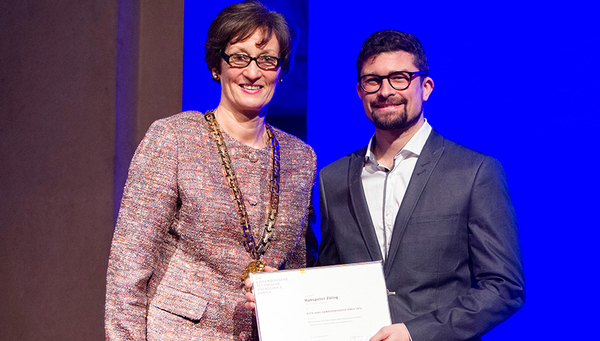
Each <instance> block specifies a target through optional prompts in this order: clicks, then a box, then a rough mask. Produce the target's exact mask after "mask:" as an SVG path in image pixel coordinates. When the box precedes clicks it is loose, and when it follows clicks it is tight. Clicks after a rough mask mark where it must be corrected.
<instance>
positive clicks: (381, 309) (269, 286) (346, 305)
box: [250, 262, 391, 341]
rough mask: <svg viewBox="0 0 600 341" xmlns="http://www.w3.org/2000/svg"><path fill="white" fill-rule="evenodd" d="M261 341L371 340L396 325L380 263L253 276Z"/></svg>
mask: <svg viewBox="0 0 600 341" xmlns="http://www.w3.org/2000/svg"><path fill="white" fill-rule="evenodd" d="M250 278H251V280H252V290H253V293H254V296H255V299H256V301H255V303H256V308H255V309H256V319H257V322H258V332H259V335H260V339H261V341H281V340H290V341H293V340H298V341H307V340H308V341H338V340H344V341H368V340H369V338H371V336H373V335H374V334H375V333H377V331H379V329H380V328H381V327H384V326H387V325H389V324H391V319H390V311H389V306H388V300H387V290H386V286H385V280H384V277H383V268H382V266H381V262H368V263H356V264H346V265H334V266H323V267H315V268H307V269H296V270H281V271H273V272H258V273H252V274H250Z"/></svg>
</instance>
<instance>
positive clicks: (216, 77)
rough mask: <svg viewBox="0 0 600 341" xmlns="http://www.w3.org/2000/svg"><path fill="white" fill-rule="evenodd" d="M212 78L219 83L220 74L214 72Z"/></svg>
mask: <svg viewBox="0 0 600 341" xmlns="http://www.w3.org/2000/svg"><path fill="white" fill-rule="evenodd" d="M212 78H213V79H214V80H215V81H217V82H218V81H219V74H218V73H216V72H215V71H213V72H212Z"/></svg>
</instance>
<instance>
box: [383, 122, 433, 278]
mask: <svg viewBox="0 0 600 341" xmlns="http://www.w3.org/2000/svg"><path fill="white" fill-rule="evenodd" d="M443 152H444V138H443V137H442V136H441V135H440V134H438V133H437V132H436V131H435V130H432V131H431V133H430V135H429V138H428V139H427V142H426V143H425V145H424V146H423V150H422V151H421V155H419V159H418V160H417V164H416V165H415V169H414V171H413V173H412V175H411V178H410V182H409V184H408V188H407V189H406V193H405V194H404V199H402V204H401V205H400V210H399V211H398V214H397V216H396V221H395V222H394V231H393V232H392V240H391V241H390V250H389V252H388V257H387V259H386V261H385V263H384V273H385V274H386V275H387V274H388V273H389V272H390V269H391V266H392V264H393V263H394V259H395V257H396V255H397V254H398V251H399V250H398V249H399V246H400V241H401V240H402V236H403V235H404V231H405V230H406V226H407V224H408V221H409V219H410V217H411V216H412V213H413V211H414V209H415V206H416V205H417V202H418V201H419V197H420V196H421V193H423V189H424V188H425V185H426V184H427V182H428V181H429V177H430V176H431V173H432V172H433V170H434V169H435V166H436V165H437V163H438V161H439V160H440V157H441V156H442V154H443Z"/></svg>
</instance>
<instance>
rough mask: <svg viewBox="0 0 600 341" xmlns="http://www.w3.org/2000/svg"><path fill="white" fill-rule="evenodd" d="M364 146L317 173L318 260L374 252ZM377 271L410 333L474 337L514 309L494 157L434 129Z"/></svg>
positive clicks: (508, 208) (506, 201)
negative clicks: (380, 270) (363, 177)
mask: <svg viewBox="0 0 600 341" xmlns="http://www.w3.org/2000/svg"><path fill="white" fill-rule="evenodd" d="M365 152H366V147H365V148H363V149H361V150H359V151H356V152H354V153H352V154H350V155H347V156H345V157H343V158H341V159H339V160H337V161H335V162H334V163H332V164H330V165H329V166H327V167H325V168H323V170H322V171H321V172H320V175H319V190H320V200H321V232H322V240H321V245H320V248H319V259H318V261H317V265H332V264H344V263H355V262H365V261H374V260H381V259H382V256H381V251H380V248H379V243H378V241H377V237H376V236H375V230H374V228H373V224H372V222H371V216H370V214H369V209H368V207H367V202H366V199H365V195H364V189H363V186H362V182H361V171H362V168H363V166H364V160H365ZM384 274H385V280H386V285H387V288H388V290H389V291H390V295H389V296H388V298H389V305H390V312H391V316H392V321H393V323H400V322H403V323H405V324H406V326H407V328H408V330H409V332H410V334H411V337H412V338H413V340H414V341H426V340H427V341H430V340H431V341H434V340H440V341H452V340H478V339H479V337H481V335H483V334H485V333H486V332H488V331H489V330H491V329H492V328H494V327H495V326H497V325H498V324H500V323H501V322H502V321H504V320H506V319H507V318H508V317H509V316H511V315H512V314H514V313H515V312H516V311H517V310H518V309H519V308H520V307H521V306H522V305H523V303H524V301H525V280H524V276H523V267H522V262H521V252H520V246H519V235H518V228H517V220H516V215H515V211H514V208H513V205H512V203H511V200H510V194H509V192H508V186H507V183H506V177H505V174H504V171H503V169H502V166H501V165H500V163H499V162H498V161H497V160H496V159H494V158H492V157H490V156H487V155H484V154H481V153H478V152H475V151H473V150H470V149H468V148H466V147H463V146H461V145H459V144H456V143H454V142H452V141H449V140H446V139H444V138H443V137H442V136H441V135H439V134H438V133H437V132H436V131H435V130H433V131H432V132H431V134H430V136H429V138H428V140H427V142H426V143H425V146H424V148H423V151H422V153H421V155H420V156H419V159H418V161H417V164H416V166H415V170H414V172H413V174H412V177H411V180H410V183H409V186H408V188H407V191H406V194H405V197H404V200H403V201H402V204H401V206H400V210H399V212H398V215H397V217H396V221H395V225H394V231H393V234H392V239H391V244H390V250H389V254H388V257H387V259H386V260H385V262H384ZM357 280H360V279H357Z"/></svg>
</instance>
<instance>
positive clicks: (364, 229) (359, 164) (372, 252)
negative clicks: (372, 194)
mask: <svg viewBox="0 0 600 341" xmlns="http://www.w3.org/2000/svg"><path fill="white" fill-rule="evenodd" d="M366 151H367V147H365V148H363V149H361V150H360V151H357V152H355V153H353V154H352V157H351V158H350V165H349V167H348V191H349V193H350V205H352V210H353V211H352V213H353V215H354V217H355V220H356V223H357V224H358V229H359V230H360V233H361V235H362V238H363V240H364V241H365V245H366V246H367V250H368V252H369V256H370V257H371V260H373V261H377V260H382V257H381V250H380V248H379V242H378V241H377V236H376V235H375V228H374V227H373V222H372V221H371V214H370V213H369V207H368V205H367V200H366V198H365V192H364V189H363V185H362V180H361V174H362V169H363V167H364V164H365V154H366Z"/></svg>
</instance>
